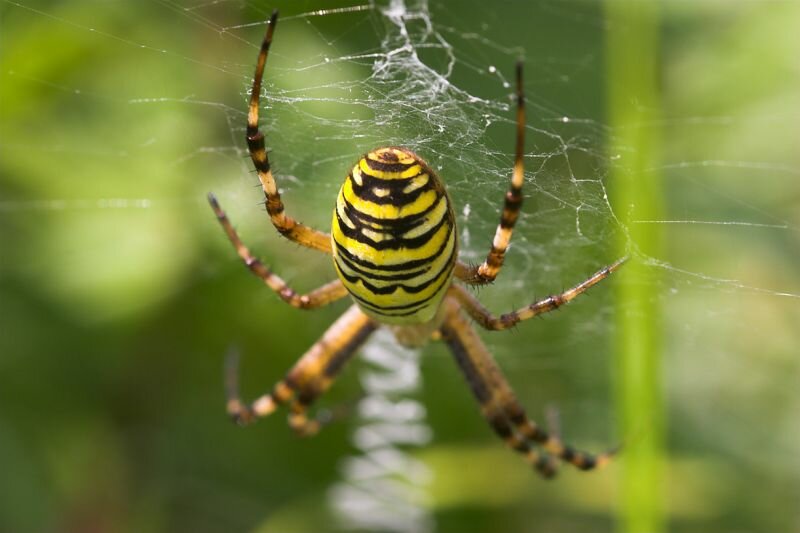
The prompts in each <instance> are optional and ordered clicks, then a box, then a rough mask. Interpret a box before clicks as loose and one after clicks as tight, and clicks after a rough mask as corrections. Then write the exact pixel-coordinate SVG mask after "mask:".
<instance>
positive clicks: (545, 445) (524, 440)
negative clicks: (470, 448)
mask: <svg viewBox="0 0 800 533" xmlns="http://www.w3.org/2000/svg"><path fill="white" fill-rule="evenodd" d="M446 305H448V307H449V309H448V314H447V318H446V319H445V321H444V323H443V324H442V326H441V333H442V338H443V339H444V341H445V342H446V343H447V344H448V346H449V347H450V350H451V351H452V352H453V355H454V356H455V358H456V361H457V362H458V365H459V367H460V368H461V371H462V372H463V373H464V376H465V377H466V379H467V381H468V382H469V384H470V388H471V389H472V392H473V394H474V395H475V397H476V399H477V400H478V402H479V403H480V404H481V411H482V412H483V415H484V416H485V417H486V419H487V421H488V422H489V424H490V425H491V426H492V428H493V429H494V430H495V432H496V433H497V434H498V435H500V437H502V438H503V439H504V440H505V441H506V443H507V444H508V445H509V446H510V447H511V448H512V449H514V450H515V451H517V452H519V453H521V454H523V455H525V458H526V460H527V461H528V462H529V463H531V464H532V466H533V467H534V468H536V469H537V470H538V471H539V472H540V473H541V474H542V475H543V476H545V477H552V476H553V475H555V472H556V464H555V463H554V461H553V460H552V458H550V457H549V455H548V454H550V455H552V456H554V457H557V458H558V459H561V460H564V461H567V462H569V463H571V464H572V465H574V466H575V467H577V468H579V469H580V470H591V469H593V468H597V467H601V466H603V465H605V464H606V463H607V462H608V461H609V460H610V458H611V457H612V455H613V453H614V452H607V453H604V454H600V455H596V456H594V455H590V454H588V453H585V452H581V451H578V450H576V449H574V448H572V447H571V446H567V445H566V444H564V443H563V442H562V441H561V439H560V438H558V437H557V436H555V435H550V434H548V433H547V432H546V431H545V430H544V429H542V428H540V427H539V426H538V425H537V424H536V423H535V422H534V421H532V420H531V419H529V418H528V416H527V415H526V414H525V410H524V409H523V408H522V406H521V405H520V403H519V401H518V400H517V398H516V396H515V394H514V392H513V390H512V389H511V386H510V385H509V384H508V381H507V380H506V378H505V377H504V376H503V373H502V371H501V370H500V367H498V366H497V363H496V362H495V360H494V358H492V356H491V354H490V353H489V351H488V350H487V349H486V346H485V345H484V344H483V342H482V341H481V339H480V337H479V336H478V334H477V332H476V331H475V330H474V329H473V328H472V327H471V326H470V324H469V322H468V321H467V319H466V318H465V317H464V316H463V315H462V314H461V313H460V306H459V305H458V302H457V301H456V300H455V299H453V298H452V297H450V296H448V297H447V300H446ZM537 447H538V448H539V449H540V450H541V451H540V450H539V449H537ZM543 452H544V453H543Z"/></svg>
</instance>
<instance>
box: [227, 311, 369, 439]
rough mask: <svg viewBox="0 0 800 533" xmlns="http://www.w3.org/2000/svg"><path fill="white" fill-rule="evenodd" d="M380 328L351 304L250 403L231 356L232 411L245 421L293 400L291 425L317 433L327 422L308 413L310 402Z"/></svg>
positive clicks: (229, 397) (229, 408) (229, 405)
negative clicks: (283, 374) (242, 392)
mask: <svg viewBox="0 0 800 533" xmlns="http://www.w3.org/2000/svg"><path fill="white" fill-rule="evenodd" d="M376 328H377V323H376V322H374V321H373V320H372V319H370V318H369V317H367V316H366V315H365V314H364V313H362V312H361V310H359V309H358V306H356V305H353V306H351V307H350V309H348V310H347V311H346V312H345V313H344V314H343V315H342V316H341V317H339V319H338V320H336V322H334V323H333V325H331V327H330V328H328V330H327V331H326V332H325V333H324V334H323V335H322V338H321V339H320V340H319V341H317V342H316V343H315V344H314V345H313V346H312V347H311V348H309V350H308V351H307V352H306V353H305V354H304V355H303V356H302V357H301V358H300V360H299V361H297V363H295V365H294V366H293V367H292V369H291V370H289V372H288V373H287V374H286V377H285V378H284V379H283V380H281V381H279V382H278V383H277V384H276V385H275V386H274V387H273V388H272V390H271V391H270V392H268V393H266V394H264V395H262V396H260V397H258V398H256V399H255V400H254V401H253V402H251V403H250V404H245V403H243V402H242V400H241V399H240V396H239V385H238V377H237V372H238V369H237V366H238V365H237V361H236V360H235V359H229V363H228V365H227V371H226V376H225V385H226V387H225V388H226V394H227V411H228V414H229V415H230V416H231V417H232V418H233V419H234V420H235V421H236V422H238V423H239V424H242V425H245V424H249V423H251V422H254V421H255V420H257V419H258V418H262V417H265V416H268V415H270V414H272V413H273V412H274V411H275V409H277V407H278V406H279V405H281V404H284V403H286V402H289V401H290V400H291V405H290V413H289V425H290V426H291V427H292V429H294V430H295V431H296V432H297V433H298V434H300V435H303V436H307V435H313V434H315V433H316V432H317V431H319V429H320V427H321V426H322V424H323V423H324V422H323V421H321V420H318V419H309V418H308V417H307V415H306V412H307V410H308V408H309V406H310V405H311V404H312V403H313V402H314V401H315V400H316V399H317V398H318V397H319V396H320V395H321V394H322V393H323V392H325V391H326V390H327V389H328V387H330V385H331V384H332V383H333V381H334V380H335V379H336V376H337V375H338V374H339V371H340V370H341V369H342V367H344V365H345V363H347V362H348V361H349V360H350V358H351V357H352V356H353V354H354V353H355V351H356V350H357V349H358V348H359V347H360V346H361V345H362V344H363V343H364V341H366V340H367V338H368V337H369V335H370V334H371V333H372V332H373V331H375V329H376Z"/></svg>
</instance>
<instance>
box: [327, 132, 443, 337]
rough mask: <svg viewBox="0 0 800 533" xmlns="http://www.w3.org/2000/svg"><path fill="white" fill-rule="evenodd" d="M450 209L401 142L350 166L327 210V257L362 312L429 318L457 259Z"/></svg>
mask: <svg viewBox="0 0 800 533" xmlns="http://www.w3.org/2000/svg"><path fill="white" fill-rule="evenodd" d="M454 224H455V220H454V218H453V210H452V207H451V205H450V200H449V198H448V197H447V192H446V191H445V189H444V186H443V185H442V183H441V182H440V181H439V178H438V177H437V176H436V174H435V173H434V172H433V170H431V169H430V167H428V165H426V164H425V162H423V161H422V160H421V159H420V158H419V157H417V156H416V155H415V154H414V153H413V152H411V151H409V150H406V149H405V148H395V147H389V148H379V149H377V150H374V151H372V152H370V153H368V154H367V155H365V156H364V157H362V158H361V159H360V160H359V161H358V163H357V164H356V165H355V166H354V167H353V169H352V170H351V172H350V173H349V174H348V175H347V178H346V179H345V181H344V184H343V185H342V188H341V190H340V191H339V196H338V198H337V200H336V209H335V210H334V212H333V226H332V230H331V239H332V245H333V262H334V265H335V266H336V271H337V273H338V274H339V277H340V278H341V280H342V282H343V283H344V285H345V287H347V290H348V291H350V294H351V295H352V296H353V298H354V299H355V301H356V302H357V303H358V304H359V305H360V306H361V309H363V310H364V312H365V313H367V314H368V315H370V316H372V317H373V318H375V319H376V320H379V321H381V322H385V323H389V324H416V323H423V322H427V321H429V320H431V319H432V318H433V317H434V315H435V314H436V311H437V309H438V308H439V304H440V303H441V301H442V297H443V296H444V293H445V290H446V289H447V285H448V284H449V282H450V278H451V276H452V273H453V267H454V266H455V261H456V251H457V243H456V232H455V225H454Z"/></svg>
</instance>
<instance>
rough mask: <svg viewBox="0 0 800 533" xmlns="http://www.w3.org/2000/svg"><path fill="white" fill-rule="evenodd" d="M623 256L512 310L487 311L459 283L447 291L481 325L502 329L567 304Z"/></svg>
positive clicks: (617, 264)
mask: <svg viewBox="0 0 800 533" xmlns="http://www.w3.org/2000/svg"><path fill="white" fill-rule="evenodd" d="M627 260H628V258H627V257H623V258H622V259H619V260H618V261H616V262H615V263H613V264H611V265H609V266H607V267H604V268H602V269H600V270H598V271H597V272H595V273H594V274H592V276H591V277H589V279H587V280H585V281H582V282H581V283H579V284H577V285H575V286H574V287H572V288H571V289H568V290H566V291H564V292H562V293H561V294H556V295H553V296H548V297H547V298H544V299H542V300H538V301H536V302H533V303H532V304H530V305H527V306H525V307H523V308H521V309H517V310H516V311H512V312H510V313H506V314H503V315H500V316H496V315H493V314H492V313H491V312H489V310H487V309H486V308H485V307H484V306H483V304H481V303H480V302H479V301H478V299H477V298H475V297H474V296H473V295H472V294H470V293H469V292H468V291H467V290H466V289H465V288H464V287H462V286H460V285H456V284H453V285H451V286H450V288H449V289H448V294H449V295H450V296H452V297H454V298H455V299H456V300H458V302H459V303H460V304H461V306H462V307H463V308H464V310H465V311H466V312H467V314H469V316H471V317H472V318H473V319H474V320H475V321H476V322H477V323H478V324H480V325H481V326H482V327H484V328H485V329H488V330H492V331H497V330H503V329H508V328H510V327H512V326H514V325H515V324H517V323H519V322H522V321H523V320H528V319H530V318H533V317H535V316H538V315H541V314H543V313H548V312H550V311H553V310H555V309H558V308H559V307H561V306H562V305H564V304H568V303H569V302H571V301H572V300H574V299H575V298H577V297H578V296H580V295H581V294H583V293H584V292H586V291H587V290H588V289H590V288H591V287H593V286H595V285H597V284H598V283H600V282H601V281H603V280H604V279H606V278H607V277H608V276H609V275H611V274H612V273H613V272H616V271H617V270H619V268H620V267H621V266H622V265H623V264H624V263H625V261H627Z"/></svg>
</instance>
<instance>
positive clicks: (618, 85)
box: [605, 0, 666, 533]
mask: <svg viewBox="0 0 800 533" xmlns="http://www.w3.org/2000/svg"><path fill="white" fill-rule="evenodd" d="M605 7H606V20H607V35H606V52H607V89H608V91H607V92H608V109H609V121H610V124H611V126H612V131H613V134H612V139H611V141H610V146H609V149H610V153H611V154H612V156H618V157H619V159H618V161H617V162H618V164H617V165H616V166H615V168H614V169H613V171H612V175H611V185H610V189H611V200H612V203H613V206H614V208H615V211H616V212H617V213H618V215H619V217H620V219H621V221H622V223H623V224H624V227H625V228H626V230H627V231H626V232H625V234H624V236H623V239H621V242H620V247H621V248H622V249H623V250H622V253H627V252H628V251H629V249H631V248H632V249H633V260H632V261H631V262H630V263H629V264H628V265H626V266H625V268H624V269H623V271H622V272H621V276H622V277H623V280H622V281H621V282H620V283H618V284H617V286H618V288H619V289H618V301H619V303H620V312H619V314H618V320H617V333H616V351H617V353H618V358H617V361H616V365H615V395H616V403H617V412H618V414H619V418H620V420H621V423H622V430H623V439H624V450H623V453H622V455H621V456H620V457H621V459H620V462H621V463H622V466H621V469H620V471H621V483H620V490H621V493H620V499H619V501H620V507H619V509H618V530H619V531H622V532H625V533H645V532H646V533H657V532H659V531H663V530H664V528H665V518H664V509H663V500H664V495H665V490H666V487H665V486H664V470H663V464H662V463H663V440H664V418H665V415H664V406H663V399H662V384H661V381H662V378H661V348H662V342H661V341H662V338H661V337H662V333H661V310H660V304H659V302H658V298H657V295H654V294H653V292H652V287H654V286H658V280H657V279H655V277H656V274H657V273H655V272H654V271H653V270H654V269H652V268H648V267H647V266H646V265H645V263H644V262H643V261H641V258H642V257H647V256H651V257H658V256H660V248H661V246H662V235H661V228H662V226H661V225H659V224H637V222H636V221H642V220H661V219H663V217H662V212H663V209H662V190H661V183H660V179H659V175H658V172H657V171H654V170H653V169H657V168H658V166H659V165H658V161H659V141H660V131H659V127H658V126H657V124H658V120H657V119H658V118H660V98H659V87H658V70H657V69H658V65H659V56H658V44H659V39H658V36H659V27H658V3H657V2H655V1H651V0H607V1H606V4H605Z"/></svg>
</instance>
